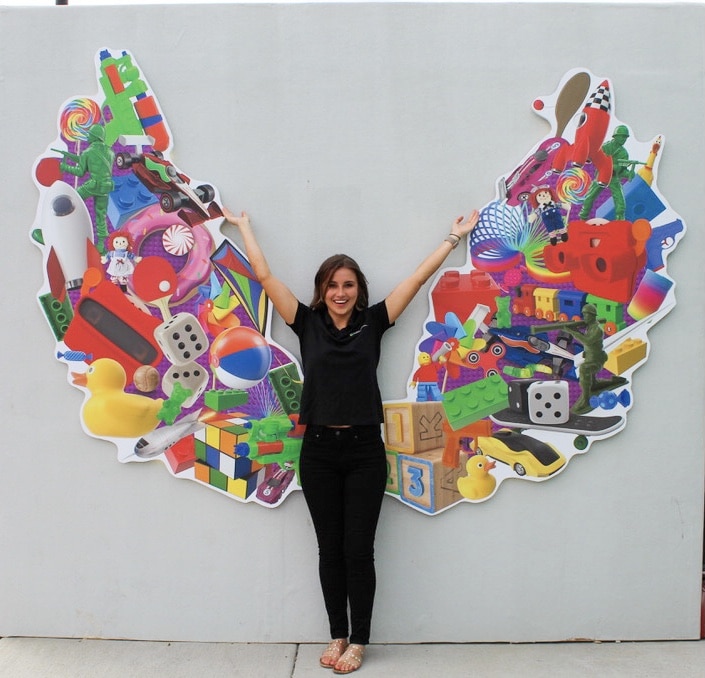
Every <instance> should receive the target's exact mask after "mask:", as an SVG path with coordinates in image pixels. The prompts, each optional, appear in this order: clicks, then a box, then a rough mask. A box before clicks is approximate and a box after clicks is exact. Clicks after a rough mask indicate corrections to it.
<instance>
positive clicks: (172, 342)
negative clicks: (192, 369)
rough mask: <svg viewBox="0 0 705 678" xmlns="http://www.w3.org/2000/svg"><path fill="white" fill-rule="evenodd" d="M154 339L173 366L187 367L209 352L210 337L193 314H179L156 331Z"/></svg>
mask: <svg viewBox="0 0 705 678" xmlns="http://www.w3.org/2000/svg"><path fill="white" fill-rule="evenodd" d="M154 338H155V339H156V340H157V343H158V344H159V346H160V347H161V349H162V351H163V352H164V355H165V356H166V358H167V360H168V361H169V362H170V363H172V364H173V365H187V364H188V363H190V362H193V361H194V360H196V359H197V358H199V357H200V356H202V355H203V354H204V353H205V352H206V351H207V350H208V346H209V344H208V337H207V336H206V333H205V332H204V331H203V328H202V327H201V325H200V323H199V322H198V319H197V318H196V316H195V315H193V314H192V313H177V314H176V315H175V316H172V317H171V319H169V320H167V321H166V322H163V323H162V324H161V325H159V326H158V327H157V328H156V329H155V330H154Z"/></svg>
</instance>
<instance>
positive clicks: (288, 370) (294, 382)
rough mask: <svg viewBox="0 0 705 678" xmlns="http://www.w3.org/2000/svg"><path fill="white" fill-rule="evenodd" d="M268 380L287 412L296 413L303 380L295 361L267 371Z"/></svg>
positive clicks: (298, 409)
mask: <svg viewBox="0 0 705 678" xmlns="http://www.w3.org/2000/svg"><path fill="white" fill-rule="evenodd" d="M269 381H270V383H271V384H272V388H273V389H274V392H275V393H276V394H277V398H279V402H280V403H281V406H282V408H283V410H284V412H286V413H287V414H297V413H298V412H299V411H300V410H301V393H302V391H303V380H302V379H301V375H300V374H299V369H298V367H297V366H296V364H295V363H289V364H288V365H282V366H281V367H275V368H274V369H273V370H270V372H269Z"/></svg>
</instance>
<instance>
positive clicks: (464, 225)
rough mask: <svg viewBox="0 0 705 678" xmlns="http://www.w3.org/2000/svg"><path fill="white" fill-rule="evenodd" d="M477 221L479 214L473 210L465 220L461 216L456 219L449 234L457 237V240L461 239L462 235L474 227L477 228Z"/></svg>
mask: <svg viewBox="0 0 705 678" xmlns="http://www.w3.org/2000/svg"><path fill="white" fill-rule="evenodd" d="M479 220H480V213H479V212H478V211H477V210H473V211H472V212H470V214H469V215H468V218H467V219H465V217H463V216H460V217H458V218H457V219H456V220H455V222H454V223H453V226H452V228H451V229H450V232H451V233H453V234H455V235H457V236H458V237H459V238H462V237H463V236H464V235H467V234H468V233H470V231H472V229H473V228H475V226H477V222H478V221H479Z"/></svg>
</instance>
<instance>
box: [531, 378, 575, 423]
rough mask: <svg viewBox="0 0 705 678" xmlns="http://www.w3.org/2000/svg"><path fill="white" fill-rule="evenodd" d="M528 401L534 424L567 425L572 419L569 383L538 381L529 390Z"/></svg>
mask: <svg viewBox="0 0 705 678" xmlns="http://www.w3.org/2000/svg"><path fill="white" fill-rule="evenodd" d="M527 401H528V405H529V420H530V421H531V422H532V423H534V424H549V425H550V424H565V423H566V422H567V421H568V419H569V418H570V398H569V390H568V382H567V381H564V380H557V381H536V382H534V383H533V384H531V385H530V386H529V388H528V390H527Z"/></svg>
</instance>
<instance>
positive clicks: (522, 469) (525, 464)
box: [477, 429, 566, 478]
mask: <svg viewBox="0 0 705 678" xmlns="http://www.w3.org/2000/svg"><path fill="white" fill-rule="evenodd" d="M477 445H478V450H477V451H478V453H480V454H486V455H487V456H488V457H492V459H495V460H496V461H501V462H502V463H504V464H507V465H509V466H511V467H512V468H513V469H514V472H515V473H516V474H517V475H519V476H532V477H535V478H545V477H547V476H550V475H553V474H554V473H555V472H556V471H559V470H560V469H561V468H563V466H564V465H565V463H566V459H565V457H564V456H563V455H562V454H561V453H560V452H559V451H558V450H557V449H555V448H554V447H552V446H551V445H549V444H548V443H544V442H543V441H541V440H537V439H536V438H532V437H531V436H527V435H525V434H523V433H517V432H516V431H511V430H509V429H501V430H499V431H497V432H496V433H494V434H493V435H491V436H479V437H478V439H477Z"/></svg>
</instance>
